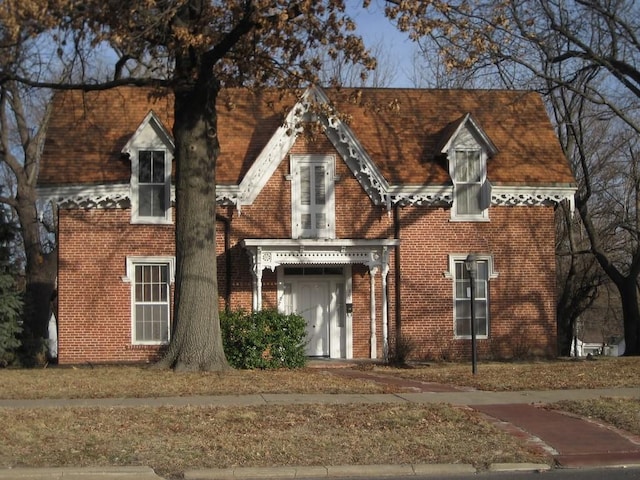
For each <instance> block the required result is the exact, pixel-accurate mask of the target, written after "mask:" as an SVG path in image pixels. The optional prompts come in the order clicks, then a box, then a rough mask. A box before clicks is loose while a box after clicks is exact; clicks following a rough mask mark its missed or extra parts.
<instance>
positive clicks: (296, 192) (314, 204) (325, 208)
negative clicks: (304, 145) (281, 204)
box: [291, 155, 335, 238]
mask: <svg viewBox="0 0 640 480" xmlns="http://www.w3.org/2000/svg"><path fill="white" fill-rule="evenodd" d="M334 169H335V160H334V158H333V157H330V156H316V155H309V156H292V158H291V172H292V182H293V183H292V189H291V192H292V198H291V206H292V228H293V232H292V233H293V235H292V236H293V238H333V237H334V236H335V227H334V213H335V212H334V210H335V208H334V200H333V183H334Z"/></svg>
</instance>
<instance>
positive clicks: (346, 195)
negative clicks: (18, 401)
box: [59, 138, 556, 363]
mask: <svg viewBox="0 0 640 480" xmlns="http://www.w3.org/2000/svg"><path fill="white" fill-rule="evenodd" d="M292 153H329V154H334V155H336V175H337V176H338V177H339V181H338V182H337V184H336V190H335V199H336V235H337V237H338V238H392V237H393V215H392V214H391V212H387V210H386V207H384V206H374V205H372V203H371V201H370V199H369V197H368V196H367V195H366V193H365V192H364V191H363V190H362V188H361V187H360V184H359V183H358V182H357V180H356V179H355V178H354V177H353V175H352V173H351V171H350V170H349V168H348V167H347V166H346V165H345V164H344V162H342V161H341V160H340V157H339V156H338V155H337V153H336V152H335V151H334V149H333V147H332V146H331V144H330V143H329V142H328V141H327V140H326V139H323V138H320V139H318V140H316V141H305V140H300V141H298V142H297V143H296V145H295V146H294V147H293V149H292ZM289 173H290V172H289V161H288V158H287V159H285V160H283V161H282V163H281V164H280V165H279V167H278V169H277V171H276V172H275V173H274V175H273V176H272V177H271V178H270V179H269V181H268V182H267V184H266V186H265V188H264V189H263V191H262V192H261V193H260V194H259V196H258V198H257V199H256V201H255V202H254V204H253V205H250V206H243V207H242V211H241V214H238V211H237V210H236V209H235V208H233V207H223V208H219V210H218V212H219V214H220V215H222V216H224V217H225V218H227V219H228V220H229V222H230V223H229V225H230V229H229V231H228V232H225V229H224V223H223V222H218V224H217V228H218V230H217V240H218V249H217V250H218V262H217V265H218V275H219V288H220V292H219V293H220V306H221V308H224V305H225V295H226V294H227V293H228V295H229V299H230V305H231V307H232V308H238V307H242V308H244V309H245V310H250V309H251V305H252V277H251V274H250V262H249V257H248V255H247V254H246V253H245V252H244V251H243V249H242V248H241V247H240V245H239V243H240V242H241V241H242V240H243V239H245V238H290V237H291V219H290V212H291V197H290V181H288V180H286V175H287V174H289ZM399 216H400V222H401V235H400V238H401V242H402V246H401V251H400V258H401V288H402V297H401V301H402V334H403V335H408V336H411V338H412V339H413V342H414V343H415V345H416V347H417V348H416V350H415V352H414V356H415V358H466V357H467V356H468V355H469V350H470V342H469V341H468V340H455V339H454V338H453V285H452V280H451V279H448V278H445V277H444V275H443V273H444V272H445V271H447V270H448V265H449V264H448V255H449V254H451V253H465V254H466V253H469V252H476V253H486V254H492V255H493V256H494V261H495V270H496V271H497V272H498V273H499V277H498V278H496V279H493V280H491V281H490V286H489V290H490V317H491V318H490V335H489V339H487V340H480V341H479V351H480V357H481V358H484V357H506V356H513V355H520V354H523V353H536V354H553V353H555V344H556V343H555V342H556V340H555V297H554V295H555V293H554V292H555V284H554V282H555V274H554V270H555V258H554V235H555V233H554V218H553V210H552V209H551V208H548V207H493V208H491V210H490V222H481V223H466V222H464V223H463V222H451V221H450V211H449V210H448V209H441V208H426V207H405V208H401V209H400V215H399ZM265 219H269V220H270V222H269V223H266V222H265ZM129 220H130V212H129V210H121V209H112V210H104V209H101V210H97V209H96V210H61V212H60V227H59V245H60V249H59V252H60V266H59V269H60V271H59V361H60V363H82V362H86V361H92V362H139V361H152V360H153V359H155V358H156V357H157V355H158V351H159V349H158V347H136V346H132V345H131V318H130V316H131V314H130V312H131V305H130V303H131V300H130V295H131V293H130V284H129V283H125V282H123V281H122V279H121V277H122V276H124V275H125V273H126V270H125V268H126V256H127V255H148V256H157V255H173V253H174V248H173V242H174V238H173V226H171V225H169V226H149V225H131V224H130V223H129ZM225 233H226V234H227V235H228V237H229V242H230V250H229V252H227V253H225V252H224V251H223V250H224V249H223V246H224V240H225ZM226 255H229V258H230V264H231V269H230V271H229V272H227V257H226ZM393 260H394V255H393V254H392V255H391V263H390V266H391V270H390V272H389V276H388V283H389V285H388V294H389V334H390V335H393V334H394V333H395V319H396V315H395V304H394V302H395V295H394V287H395V273H394V269H393V267H394V263H393ZM227 275H229V278H230V280H231V281H230V284H229V285H227V282H226V279H227ZM352 284H353V285H352V286H353V354H354V357H356V358H368V357H369V353H370V315H369V305H370V278H369V272H368V268H367V267H365V266H363V265H354V266H353V272H352ZM227 287H229V289H228V291H227ZM276 291H277V285H276V275H275V273H273V272H270V271H268V270H265V271H264V272H263V305H264V306H265V307H275V305H276ZM375 295H376V305H377V312H376V318H377V329H376V330H377V332H376V333H377V346H378V357H381V356H382V307H381V302H382V287H381V274H380V272H378V273H377V275H376V292H375Z"/></svg>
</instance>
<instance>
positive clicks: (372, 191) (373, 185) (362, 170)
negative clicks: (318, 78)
mask: <svg viewBox="0 0 640 480" xmlns="http://www.w3.org/2000/svg"><path fill="white" fill-rule="evenodd" d="M310 94H311V95H313V98H314V101H315V102H316V104H318V105H321V106H324V107H330V105H331V104H330V101H329V98H328V97H327V96H326V95H325V93H324V92H323V91H322V90H320V89H319V88H315V87H313V88H312V89H310ZM319 110H321V111H324V110H327V109H326V108H325V109H319ZM328 110H329V111H331V110H332V109H331V108H329V109H328ZM320 120H321V121H322V124H323V127H324V130H325V133H326V135H327V138H329V141H331V143H332V145H333V146H334V148H335V149H336V150H337V151H338V153H339V154H340V156H341V157H342V159H343V160H344V162H345V163H346V164H347V166H348V167H349V169H350V170H351V172H352V173H353V175H354V177H355V178H356V179H357V180H358V182H359V183H360V185H361V186H362V188H363V189H364V191H365V192H367V194H368V195H369V198H371V200H372V201H373V203H374V204H376V205H381V204H384V203H386V202H387V193H388V191H389V183H388V182H387V180H386V179H385V178H384V177H383V176H382V173H380V170H379V169H378V167H377V166H376V164H375V163H374V162H373V161H372V160H371V158H370V157H369V155H368V154H367V152H366V151H365V149H364V147H363V146H362V145H361V144H360V142H359V141H358V139H357V137H356V136H355V134H354V133H353V131H352V130H351V128H349V126H348V125H347V124H346V123H344V122H343V121H342V120H340V118H339V117H338V116H337V115H324V116H322V117H321V118H320Z"/></svg>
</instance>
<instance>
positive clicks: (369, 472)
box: [184, 463, 551, 480]
mask: <svg viewBox="0 0 640 480" xmlns="http://www.w3.org/2000/svg"><path fill="white" fill-rule="evenodd" d="M550 468H551V467H550V466H549V465H547V464H536V463H497V464H492V465H491V466H490V467H489V470H491V471H494V472H508V471H513V472H525V471H530V472H541V471H545V470H549V469H550ZM477 472H478V471H477V470H476V468H475V467H474V466H473V465H469V464H416V465H410V464H404V465H336V466H329V467H273V468H267V467H265V468H254V467H242V468H207V469H198V470H187V471H186V472H184V480H238V479H243V480H248V479H262V478H279V479H280V478H281V479H287V478H347V477H349V478H354V477H365V478H374V477H390V476H405V477H411V476H429V475H433V476H442V475H464V474H475V473H477Z"/></svg>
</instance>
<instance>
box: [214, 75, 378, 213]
mask: <svg viewBox="0 0 640 480" xmlns="http://www.w3.org/2000/svg"><path fill="white" fill-rule="evenodd" d="M310 124H313V125H314V126H315V127H318V128H317V129H316V130H319V131H320V132H321V133H323V134H325V135H326V136H327V138H328V139H329V141H330V142H331V143H332V144H333V146H334V147H335V149H336V151H337V152H338V153H339V155H340V157H341V158H342V159H343V160H344V161H345V163H346V164H347V165H348V166H349V168H350V169H351V171H352V173H353V175H354V176H355V177H356V178H357V179H358V181H359V182H360V184H361V185H362V187H363V188H364V190H365V191H366V192H367V194H368V195H369V196H370V198H371V199H372V201H373V202H374V203H376V204H379V203H381V202H382V201H383V200H384V199H385V192H386V191H387V190H388V184H387V182H386V180H385V179H384V178H383V176H382V174H381V173H380V171H379V169H378V168H377V166H376V165H375V164H374V163H373V161H372V160H371V158H370V157H369V156H368V155H367V153H366V151H365V149H364V148H363V147H362V145H361V144H360V142H359V141H358V139H357V138H356V136H355V134H354V133H353V131H352V130H351V129H350V128H349V126H348V125H347V123H346V122H345V121H343V119H341V118H340V116H339V114H338V111H337V110H336V109H335V108H334V106H333V104H332V103H331V101H330V99H329V97H328V96H327V95H326V94H325V93H324V91H323V90H322V89H321V88H319V87H316V86H312V87H309V88H308V89H307V90H305V92H304V93H303V94H302V95H301V96H300V99H299V100H298V102H297V103H296V104H295V105H294V106H293V107H292V108H291V109H290V110H289V112H288V114H287V115H286V117H285V120H284V122H283V124H282V125H281V126H280V127H279V128H278V129H277V130H276V132H275V133H274V134H273V135H272V137H271V138H270V139H269V141H268V142H267V144H266V146H265V147H264V148H263V150H262V151H261V153H260V154H259V155H258V157H257V158H256V160H255V162H254V163H253V164H252V166H251V168H250V169H249V171H248V172H247V174H246V175H245V176H244V178H243V179H242V181H241V182H240V185H239V187H238V191H237V192H233V191H231V190H232V189H228V190H229V191H228V192H227V195H226V197H227V198H226V199H227V200H228V201H232V202H233V203H236V205H237V206H238V207H239V206H240V205H241V204H245V205H246V204H251V203H253V201H254V200H255V198H256V197H257V196H258V194H259V193H260V191H261V190H262V189H263V188H264V186H265V185H266V183H267V181H268V180H269V178H271V175H273V173H274V172H275V171H276V169H277V167H278V165H279V164H280V162H281V161H282V160H283V159H284V158H285V157H286V156H287V154H288V152H289V151H290V150H291V148H292V147H293V145H294V143H295V142H296V140H297V139H298V138H299V137H300V136H301V135H302V134H304V132H305V128H307V126H308V125H310ZM234 197H235V198H234Z"/></svg>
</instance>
